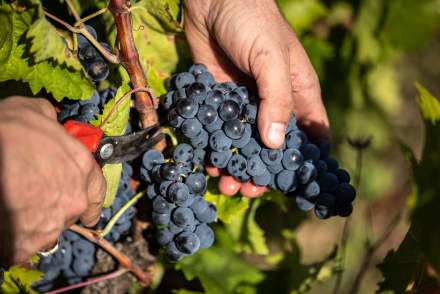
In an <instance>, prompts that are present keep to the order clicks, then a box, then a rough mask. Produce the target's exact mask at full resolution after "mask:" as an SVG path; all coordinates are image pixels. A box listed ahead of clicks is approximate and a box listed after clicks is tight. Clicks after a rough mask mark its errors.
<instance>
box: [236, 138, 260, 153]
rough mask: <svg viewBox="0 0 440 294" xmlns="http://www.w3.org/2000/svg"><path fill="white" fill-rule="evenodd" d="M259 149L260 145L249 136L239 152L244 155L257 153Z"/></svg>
mask: <svg viewBox="0 0 440 294" xmlns="http://www.w3.org/2000/svg"><path fill="white" fill-rule="evenodd" d="M260 151H261V146H260V144H259V143H258V142H257V141H256V140H255V139H254V138H251V139H250V140H249V142H248V143H247V144H246V145H245V146H244V147H243V148H242V149H241V153H242V154H243V155H244V156H246V157H252V156H255V155H259V154H260Z"/></svg>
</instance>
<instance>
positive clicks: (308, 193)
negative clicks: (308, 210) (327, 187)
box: [300, 181, 321, 200]
mask: <svg viewBox="0 0 440 294" xmlns="http://www.w3.org/2000/svg"><path fill="white" fill-rule="evenodd" d="M320 192H321V187H320V186H319V184H318V183H317V182H316V181H312V182H310V183H308V184H307V185H305V186H303V187H302V188H301V191H300V194H301V196H303V197H304V198H306V199H308V200H311V199H313V198H314V197H315V196H318V195H319V193H320Z"/></svg>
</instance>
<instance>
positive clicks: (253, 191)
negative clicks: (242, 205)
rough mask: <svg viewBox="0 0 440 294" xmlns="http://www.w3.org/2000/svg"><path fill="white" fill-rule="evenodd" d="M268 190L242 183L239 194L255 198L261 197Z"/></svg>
mask: <svg viewBox="0 0 440 294" xmlns="http://www.w3.org/2000/svg"><path fill="white" fill-rule="evenodd" d="M268 190H269V189H268V188H267V187H261V186H255V185H254V184H252V183H250V182H248V183H244V184H243V185H242V186H241V188H240V193H241V194H242V195H243V196H244V197H247V198H257V197H261V196H263V194H264V193H265V192H267V191H268Z"/></svg>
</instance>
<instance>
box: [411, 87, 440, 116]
mask: <svg viewBox="0 0 440 294" xmlns="http://www.w3.org/2000/svg"><path fill="white" fill-rule="evenodd" d="M415 85H416V88H417V90H418V91H419V99H418V102H419V106H420V111H421V112H422V115H423V117H424V118H425V119H426V120H429V121H430V122H431V124H435V123H436V122H437V121H438V120H440V102H439V100H438V99H437V98H435V97H434V96H433V95H432V94H431V93H430V92H429V91H428V90H427V89H426V88H425V87H423V86H422V85H420V84H419V83H416V84H415Z"/></svg>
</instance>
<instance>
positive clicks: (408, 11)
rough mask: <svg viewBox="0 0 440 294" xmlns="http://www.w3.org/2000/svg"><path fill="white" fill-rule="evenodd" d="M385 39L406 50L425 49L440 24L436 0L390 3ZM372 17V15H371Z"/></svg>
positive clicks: (439, 10)
mask: <svg viewBox="0 0 440 294" xmlns="http://www.w3.org/2000/svg"><path fill="white" fill-rule="evenodd" d="M387 3H388V6H389V7H388V11H389V14H388V15H387V18H386V20H385V28H384V30H383V35H384V37H385V38H386V39H387V40H389V41H390V42H391V44H392V45H394V46H395V47H398V48H399V49H404V50H415V49H418V48H421V47H423V46H424V45H426V43H427V42H428V41H429V40H431V39H432V36H433V35H434V34H435V30H436V28H437V26H438V25H439V24H440V4H439V2H438V1H436V0H418V1H413V0H394V1H389V2H387ZM370 16H371V15H370Z"/></svg>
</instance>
